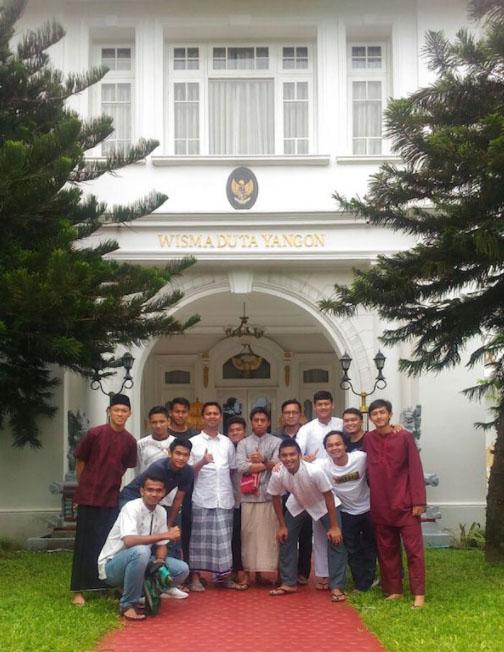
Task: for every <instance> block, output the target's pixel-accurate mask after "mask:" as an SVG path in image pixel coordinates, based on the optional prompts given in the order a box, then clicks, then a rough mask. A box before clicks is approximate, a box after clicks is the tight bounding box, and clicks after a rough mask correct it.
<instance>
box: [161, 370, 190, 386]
mask: <svg viewBox="0 0 504 652" xmlns="http://www.w3.org/2000/svg"><path fill="white" fill-rule="evenodd" d="M164 377H165V385H190V384H191V372H190V371H186V370H185V369H174V370H173V371H165V376H164Z"/></svg>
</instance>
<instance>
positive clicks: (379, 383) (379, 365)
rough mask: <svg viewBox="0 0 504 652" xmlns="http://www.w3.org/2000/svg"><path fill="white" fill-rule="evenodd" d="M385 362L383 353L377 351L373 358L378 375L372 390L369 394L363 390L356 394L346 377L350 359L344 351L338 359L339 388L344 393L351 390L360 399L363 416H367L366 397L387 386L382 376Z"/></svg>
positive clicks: (348, 378) (350, 362) (348, 377)
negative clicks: (339, 370) (339, 371)
mask: <svg viewBox="0 0 504 652" xmlns="http://www.w3.org/2000/svg"><path fill="white" fill-rule="evenodd" d="M385 360H386V358H385V356H384V355H383V353H382V352H381V351H378V353H377V354H376V355H375V357H374V363H375V366H376V369H377V370H378V374H377V376H376V379H375V383H374V385H373V389H371V391H369V392H365V391H363V390H361V391H360V392H357V391H355V389H354V388H353V385H352V381H351V379H350V376H349V375H348V371H349V369H350V365H351V364H352V358H351V357H350V356H349V355H348V353H347V352H346V351H345V353H344V354H343V355H342V356H341V358H340V364H341V369H342V371H343V373H342V376H341V381H340V387H341V389H343V390H345V391H348V390H351V391H352V392H353V393H354V394H355V395H356V396H359V397H360V401H361V402H360V406H359V409H360V411H361V412H362V413H363V414H367V411H368V405H367V397H368V396H371V394H373V393H374V392H375V391H376V390H377V389H385V387H386V386H387V381H386V380H385V377H384V375H383V367H384V366H385Z"/></svg>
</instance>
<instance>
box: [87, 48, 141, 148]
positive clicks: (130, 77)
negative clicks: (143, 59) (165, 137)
mask: <svg viewBox="0 0 504 652" xmlns="http://www.w3.org/2000/svg"><path fill="white" fill-rule="evenodd" d="M105 48H114V49H115V50H116V51H117V50H118V49H119V48H129V49H130V50H131V68H130V70H109V71H108V72H107V73H106V74H105V75H104V77H102V79H100V81H99V82H98V83H97V84H95V85H94V86H93V87H92V88H91V89H90V98H89V99H90V101H89V107H90V113H91V115H92V116H100V115H103V111H102V86H103V85H104V84H129V85H130V123H131V124H130V139H129V140H130V143H131V145H133V144H134V142H135V116H136V102H135V92H136V84H135V79H136V51H135V43H134V42H132V41H115V40H112V41H103V40H99V41H93V42H92V47H91V59H92V61H91V64H92V65H94V66H101V65H102V59H101V52H102V49H105ZM105 142H106V141H102V142H101V143H99V144H98V145H97V146H96V147H95V148H94V149H93V150H92V152H93V154H95V155H97V156H103V157H106V156H107V154H105V153H104V152H103V145H104V143H105Z"/></svg>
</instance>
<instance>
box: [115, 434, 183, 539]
mask: <svg viewBox="0 0 504 652" xmlns="http://www.w3.org/2000/svg"><path fill="white" fill-rule="evenodd" d="M191 448H192V444H191V442H190V441H189V440H184V439H174V440H173V441H172V443H171V444H170V457H168V458H166V459H161V460H156V461H155V462H153V463H152V464H151V465H150V466H149V468H148V469H146V470H145V471H144V472H143V473H140V475H137V477H136V478H135V479H134V480H133V481H132V482H130V483H129V484H128V485H126V486H125V487H124V489H123V490H122V491H121V493H120V494H119V504H120V505H121V507H122V506H123V505H124V504H125V503H127V502H129V501H130V500H134V499H135V498H140V488H141V487H142V484H143V481H144V478H145V477H146V475H147V474H149V473H151V474H152V473H154V474H155V475H157V476H159V477H162V478H163V481H164V484H165V490H166V493H167V494H168V493H170V491H172V490H173V489H175V487H177V493H176V494H175V498H174V499H173V504H172V506H171V507H170V510H169V513H168V527H169V528H170V527H173V524H174V522H175V519H176V517H177V514H178V511H179V509H180V506H181V504H182V501H183V499H184V496H185V495H186V493H187V492H188V491H190V489H191V487H192V483H193V479H194V474H193V470H192V467H191V466H188V464H187V463H188V461H189V455H190V453H191Z"/></svg>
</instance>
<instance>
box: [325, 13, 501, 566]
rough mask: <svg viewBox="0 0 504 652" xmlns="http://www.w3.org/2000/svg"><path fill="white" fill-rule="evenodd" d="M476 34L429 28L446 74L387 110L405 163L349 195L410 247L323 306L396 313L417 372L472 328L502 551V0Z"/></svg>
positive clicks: (497, 548)
mask: <svg viewBox="0 0 504 652" xmlns="http://www.w3.org/2000/svg"><path fill="white" fill-rule="evenodd" d="M470 11H471V14H472V16H473V17H475V18H479V19H482V20H483V21H484V28H485V29H484V31H483V36H482V37H481V38H479V39H477V38H476V37H474V36H473V35H471V34H470V33H469V32H468V31H466V30H460V31H459V32H458V34H457V36H456V39H455V40H454V41H452V42H450V41H448V40H447V39H446V38H445V37H444V36H443V34H441V33H438V32H430V33H428V34H427V37H426V44H425V48H424V49H425V54H426V55H427V57H428V61H429V66H430V68H431V69H432V70H433V71H435V72H436V73H437V79H436V81H435V82H434V83H432V84H431V85H430V86H429V87H427V88H423V89H420V90H418V91H417V92H415V93H413V94H412V95H411V96H409V97H408V98H406V99H398V100H393V101H391V102H390V104H389V106H388V108H387V111H386V116H385V122H386V129H387V132H388V135H389V136H390V138H391V140H392V143H393V150H394V151H395V152H396V153H397V154H399V155H400V156H401V157H402V160H403V164H402V165H400V166H394V165H389V164H386V165H383V166H382V167H381V168H380V170H379V172H378V173H377V174H376V175H374V176H373V177H372V179H371V182H370V186H369V191H368V193H367V195H366V196H365V197H364V198H363V199H360V198H353V199H351V200H349V201H347V200H346V199H345V198H343V197H342V196H340V195H336V196H335V197H336V199H337V200H338V201H339V202H340V203H341V205H342V206H343V207H344V208H345V209H347V210H349V211H351V212H352V213H354V214H357V215H359V216H361V217H364V218H365V219H366V220H368V221H369V222H370V223H371V224H375V225H383V226H385V227H387V228H391V229H393V230H396V231H402V232H405V233H407V234H410V235H412V236H414V237H415V239H416V241H417V242H418V244H416V246H414V247H413V248H412V249H410V250H408V251H403V252H400V253H398V254H396V255H392V256H388V257H383V256H382V257H380V258H379V260H378V262H377V264H376V266H374V267H372V268H370V269H367V270H360V271H356V272H355V277H354V279H353V281H352V282H351V284H350V285H349V286H346V287H345V286H338V285H337V286H336V288H335V290H336V291H335V296H334V297H333V298H331V299H328V300H326V301H323V302H322V304H321V307H322V309H324V310H329V311H332V312H333V313H335V314H338V315H349V314H352V313H353V312H354V310H355V309H356V307H357V306H358V305H363V306H366V307H368V308H371V309H375V310H377V311H378V313H379V314H380V316H381V317H383V318H385V319H387V320H392V321H395V320H398V321H399V324H398V325H397V326H396V327H393V328H390V329H389V330H386V331H385V333H384V335H383V341H384V342H385V343H387V344H390V345H393V344H396V343H398V342H405V341H409V342H412V344H413V353H412V357H411V359H404V360H401V362H400V368H401V369H402V370H403V371H406V372H407V373H409V374H411V375H418V374H420V373H422V372H423V371H432V370H434V371H438V370H441V369H443V368H445V367H448V366H451V365H457V364H458V363H459V362H460V361H461V353H462V349H463V347H464V346H465V345H466V344H468V343H469V341H470V340H471V338H473V337H474V336H476V337H478V338H479V339H480V341H482V342H484V344H483V345H482V346H480V347H479V348H477V349H476V350H474V351H473V352H472V355H471V357H470V361H469V366H472V365H474V364H475V363H477V362H481V361H482V360H483V359H484V360H485V362H486V363H487V368H489V367H488V365H489V364H490V366H491V367H490V368H491V369H492V376H491V378H488V379H486V380H483V381H482V382H481V383H480V384H477V385H475V386H474V387H471V388H469V389H467V390H466V393H467V394H468V395H469V396H470V397H482V396H483V395H484V394H485V393H486V392H487V390H490V392H488V395H491V396H492V397H493V399H495V400H494V407H493V419H492V422H491V424H478V425H485V426H487V427H489V426H490V427H495V428H496V430H497V441H496V444H495V456H494V463H493V467H492V471H491V477H490V481H489V487H488V499H487V525H486V557H487V559H488V560H490V561H491V560H504V2H502V0H501V1H493V2H492V1H484V2H477V1H474V2H472V3H470Z"/></svg>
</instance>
